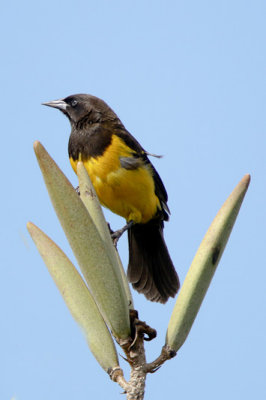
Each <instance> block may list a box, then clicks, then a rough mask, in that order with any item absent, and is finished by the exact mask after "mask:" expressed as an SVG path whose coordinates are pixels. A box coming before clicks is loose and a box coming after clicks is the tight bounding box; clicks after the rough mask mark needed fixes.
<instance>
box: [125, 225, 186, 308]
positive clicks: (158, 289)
mask: <svg viewBox="0 0 266 400" xmlns="http://www.w3.org/2000/svg"><path fill="white" fill-rule="evenodd" d="M128 242H129V264H128V271H127V275H128V279H129V282H131V283H132V286H133V288H134V289H136V290H137V291H138V292H139V293H143V294H144V295H145V296H146V298H147V299H148V300H151V301H158V302H160V303H165V302H166V301H167V300H168V298H169V297H170V296H171V297H174V296H175V294H176V293H177V291H178V289H179V286H180V284H179V279H178V275H177V273H176V271H175V268H174V265H173V263H172V260H171V258H170V255H169V253H168V250H167V247H166V244H165V241H164V237H163V221H160V220H156V219H153V220H151V221H149V222H148V223H146V224H135V225H133V226H132V227H131V228H130V229H129V231H128Z"/></svg>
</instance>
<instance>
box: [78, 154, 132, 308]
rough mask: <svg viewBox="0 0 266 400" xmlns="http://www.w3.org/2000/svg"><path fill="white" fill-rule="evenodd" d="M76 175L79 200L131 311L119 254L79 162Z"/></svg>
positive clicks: (130, 302)
mask: <svg viewBox="0 0 266 400" xmlns="http://www.w3.org/2000/svg"><path fill="white" fill-rule="evenodd" d="M77 175H78V179H79V191H80V198H81V200H82V201H83V203H84V205H85V207H86V208H87V210H88V212H89V214H90V216H91V218H92V219H93V222H94V224H95V226H96V228H97V229H98V231H99V233H100V236H101V238H102V240H103V242H104V243H105V245H106V248H107V252H108V254H109V257H110V258H111V260H112V263H113V265H115V266H116V265H118V266H119V272H118V274H117V275H118V278H119V279H121V284H122V285H124V289H125V292H126V294H127V298H128V304H129V308H131V309H133V308H134V305H133V299H132V295H131V292H130V289H129V284H128V280H127V277H126V274H125V271H124V268H123V266H122V263H121V260H120V257H119V254H118V252H117V251H116V249H115V247H114V245H113V242H112V239H111V236H110V232H109V229H108V226H107V223H106V221H105V218H104V215H103V211H102V207H101V205H100V202H99V200H98V197H97V194H96V192H95V189H94V187H93V185H92V183H91V180H90V178H89V175H88V173H87V171H86V168H85V167H84V164H83V163H82V162H80V161H79V162H78V165H77Z"/></svg>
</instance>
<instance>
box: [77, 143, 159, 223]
mask: <svg viewBox="0 0 266 400" xmlns="http://www.w3.org/2000/svg"><path fill="white" fill-rule="evenodd" d="M132 153H134V151H133V150H132V149H130V148H129V147H128V146H127V145H126V144H125V143H124V142H123V141H122V139H120V138H119V137H118V136H116V135H113V138H112V142H111V144H110V145H109V146H108V147H107V148H106V150H105V152H104V153H103V155H101V156H98V157H96V158H90V159H88V160H85V159H84V158H83V157H82V155H80V157H79V160H80V161H83V163H84V166H85V168H86V170H87V172H88V174H89V176H90V179H91V181H92V184H93V186H94V187H95V190H96V193H97V195H98V197H99V200H100V202H101V203H102V205H103V206H105V207H107V208H109V209H110V210H111V211H113V212H114V213H116V214H118V215H121V216H122V217H124V218H125V219H126V220H127V221H131V220H132V221H134V222H136V223H146V222H148V221H149V220H150V219H151V218H152V217H154V215H155V214H156V212H157V209H160V208H161V207H160V202H159V199H158V197H157V196H156V194H155V191H154V190H155V187H154V180H153V177H152V171H151V167H150V166H149V165H143V166H141V167H139V168H137V169H134V170H127V169H125V168H122V167H121V164H120V157H132ZM79 160H76V161H74V160H73V159H72V158H70V163H71V165H72V168H73V169H74V171H75V172H77V162H78V161H79Z"/></svg>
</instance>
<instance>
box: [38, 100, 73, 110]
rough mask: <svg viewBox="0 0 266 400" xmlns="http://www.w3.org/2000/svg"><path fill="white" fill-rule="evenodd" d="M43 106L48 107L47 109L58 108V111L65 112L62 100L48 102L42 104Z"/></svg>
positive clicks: (65, 105)
mask: <svg viewBox="0 0 266 400" xmlns="http://www.w3.org/2000/svg"><path fill="white" fill-rule="evenodd" d="M42 105H43V106H48V107H54V108H58V109H59V110H62V111H65V110H66V107H67V103H66V102H65V101H64V100H63V99H60V100H54V101H48V102H47V103H42Z"/></svg>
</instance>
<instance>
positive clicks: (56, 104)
mask: <svg viewBox="0 0 266 400" xmlns="http://www.w3.org/2000/svg"><path fill="white" fill-rule="evenodd" d="M42 104H43V105H45V106H49V107H53V108H57V109H58V110H60V111H62V112H63V113H64V114H65V115H66V116H67V117H68V118H69V120H70V123H71V125H77V124H78V123H79V122H80V121H83V120H84V122H86V124H95V123H99V122H104V121H108V120H115V119H117V116H116V114H115V113H114V112H113V110H112V109H111V108H110V107H109V106H108V105H107V104H106V103H105V102H104V101H103V100H101V99H99V98H98V97H95V96H92V95H89V94H74V95H71V96H68V97H65V98H64V99H60V100H53V101H49V102H47V103H42Z"/></svg>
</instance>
